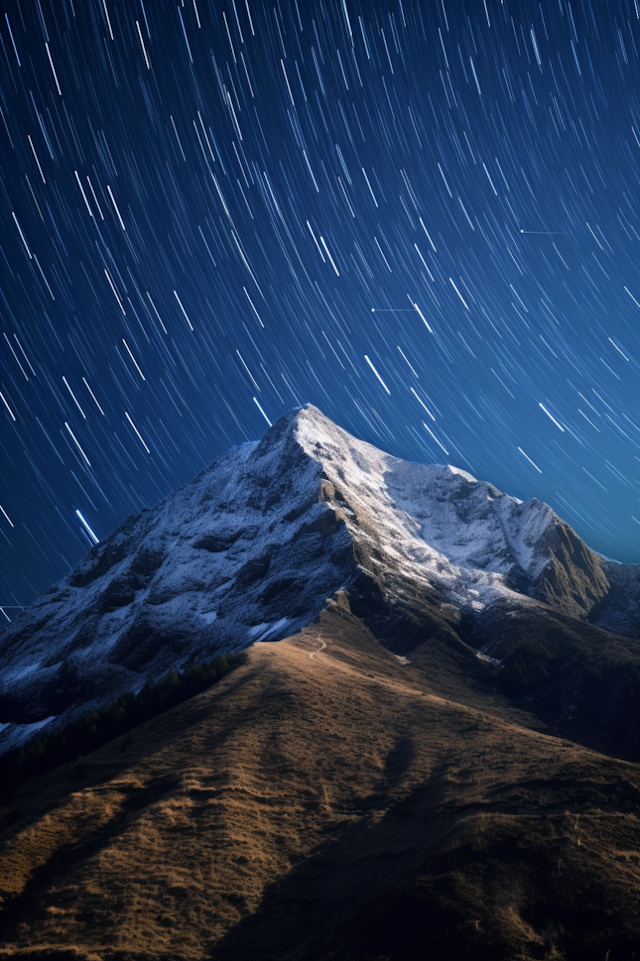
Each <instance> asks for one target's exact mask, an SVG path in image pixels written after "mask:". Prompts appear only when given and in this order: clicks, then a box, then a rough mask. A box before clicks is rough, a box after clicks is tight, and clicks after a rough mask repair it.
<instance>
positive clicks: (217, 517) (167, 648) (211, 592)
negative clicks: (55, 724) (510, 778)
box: [0, 405, 608, 750]
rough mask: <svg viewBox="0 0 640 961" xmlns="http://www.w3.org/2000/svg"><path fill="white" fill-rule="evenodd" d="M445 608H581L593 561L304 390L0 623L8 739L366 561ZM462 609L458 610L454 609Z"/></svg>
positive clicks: (281, 613) (164, 666) (286, 621)
mask: <svg viewBox="0 0 640 961" xmlns="http://www.w3.org/2000/svg"><path fill="white" fill-rule="evenodd" d="M363 574H364V575H365V576H371V577H374V578H378V580H379V582H380V583H381V584H383V585H384V590H385V591H386V592H388V593H390V594H393V592H394V591H397V590H400V591H401V588H400V587H399V586H398V585H401V584H402V583H407V582H411V584H412V585H413V587H414V589H416V588H417V589H418V590H420V591H422V592H423V593H424V596H425V597H428V599H429V601H430V602H431V603H432V604H433V605H435V607H436V608H438V609H440V610H441V611H442V612H444V613H445V614H446V612H447V611H451V610H455V611H457V612H463V613H464V612H469V613H473V612H480V611H483V610H485V609H486V608H487V607H492V606H494V607H495V605H496V604H497V605H502V606H503V607H504V606H506V607H507V608H508V607H514V606H515V607H517V608H519V609H521V608H522V607H523V606H524V607H527V606H531V605H537V604H538V603H539V602H540V601H543V602H545V603H547V604H551V605H552V606H555V607H556V608H558V609H560V610H564V611H565V612H566V613H571V614H574V615H579V616H584V615H585V614H587V613H588V610H589V608H590V607H591V606H593V604H595V603H596V602H598V601H600V600H601V598H603V597H604V596H605V595H606V593H607V590H608V580H607V577H606V576H605V574H604V572H603V568H602V565H601V564H600V561H599V559H598V556H597V555H595V554H594V553H593V552H592V551H590V550H589V548H587V547H586V545H584V544H583V543H582V542H581V541H580V540H579V538H578V537H577V536H576V535H575V534H574V532H573V531H572V530H571V528H569V527H568V525H567V524H565V523H564V521H562V520H561V519H560V518H558V517H557V515H556V514H555V513H554V512H553V511H552V510H551V508H550V507H548V506H547V505H546V504H543V503H541V502H540V501H538V500H536V499H533V500H530V501H527V502H526V503H523V502H521V501H519V500H518V499H517V498H514V497H509V496H508V495H506V494H502V493H500V491H498V490H496V489H495V488H494V487H493V486H492V485H491V484H488V483H485V482H482V481H477V480H476V479H475V478H473V477H472V476H471V475H470V474H467V473H466V472H465V471H462V470H459V469H458V468H455V467H451V466H438V465H420V464H412V463H408V462H406V461H403V460H400V459H398V458H396V457H392V456H391V455H389V454H385V453H383V452H382V451H380V450H378V449H377V448H375V447H373V446H371V445H370V444H367V443H365V442H363V441H360V440H357V439H356V438H354V437H352V436H351V435H349V434H348V433H347V432H346V431H344V430H342V429H341V428H340V427H338V426H336V425H335V424H334V423H333V422H332V421H330V420H329V419H328V418H327V417H325V416H324V415H323V414H322V413H321V412H320V411H319V410H317V409H316V408H315V407H313V406H311V405H307V406H306V407H303V408H301V409H300V410H297V411H292V412H290V413H289V414H287V415H285V416H284V417H283V418H281V419H280V420H279V421H278V422H277V423H276V424H275V425H274V426H273V427H272V428H270V429H269V430H268V431H267V432H266V434H265V435H264V437H263V438H262V440H261V441H259V442H256V443H249V444H245V445H243V446H242V447H238V448H236V449H233V450H231V451H229V452H228V453H226V454H223V455H222V456H221V457H219V458H218V459H217V460H216V461H215V462H214V463H213V464H212V465H211V466H210V467H209V468H207V469H206V470H204V471H202V473H201V474H199V475H198V477H196V478H195V480H194V481H192V483H190V484H188V485H187V486H186V487H183V488H182V489H180V490H177V491H174V492H173V493H172V494H170V495H169V496H168V497H167V498H165V500H163V501H162V502H161V503H160V504H158V505H157V506H156V507H155V508H154V509H153V510H144V511H142V513H140V514H139V515H137V516H135V517H130V518H128V519H127V521H125V523H124V524H123V525H122V526H121V527H120V528H118V529H117V530H116V531H114V532H113V533H112V534H111V535H110V536H109V537H107V538H106V539H105V540H104V541H102V542H100V543H99V544H97V545H95V547H93V548H92V549H91V550H90V551H89V552H88V553H87V555H86V556H85V557H84V558H83V560H82V561H81V562H80V564H78V566H77V567H76V568H74V570H73V571H71V572H70V573H69V574H68V575H67V576H66V577H65V578H63V579H62V580H61V581H59V582H58V583H57V584H55V585H54V586H53V587H51V588H50V589H49V590H48V591H47V592H46V593H45V594H44V595H42V597H40V598H38V599H37V600H36V601H35V602H34V603H33V604H32V605H31V606H30V607H29V608H28V609H27V610H26V611H24V612H23V613H22V614H21V615H20V616H19V617H18V618H16V620H15V621H14V622H12V623H11V624H10V625H8V626H7V627H6V628H5V629H4V631H3V632H2V634H1V635H0V645H1V650H2V663H3V665H4V670H3V673H2V675H1V677H0V693H1V694H2V703H3V708H2V714H1V715H0V722H3V724H4V727H3V728H2V729H0V750H6V749H7V747H9V746H12V745H15V744H17V743H20V742H21V741H23V740H25V739H27V738H29V737H31V736H32V733H33V730H34V725H35V724H38V725H42V724H44V723H45V721H49V722H51V721H52V720H53V719H54V718H57V719H58V721H60V718H61V717H64V718H65V719H68V718H70V717H71V716H73V715H75V714H77V713H78V712H79V711H80V710H87V709H90V708H91V707H93V706H96V705H98V704H103V703H105V702H107V701H109V700H111V699H112V698H113V697H115V696H117V695H118V694H119V693H122V692H124V691H127V690H136V689H139V688H140V687H141V686H142V685H143V684H144V683H145V681H146V680H147V678H149V677H151V676H156V677H157V676H159V675H161V674H162V673H164V672H165V671H166V670H168V669H169V668H172V667H182V666H183V665H185V664H186V663H187V662H190V661H193V660H198V659H207V658H211V657H213V656H215V655H216V654H218V653H226V652H230V651H234V650H238V649H242V648H244V647H247V646H248V645H250V644H253V643H256V642H258V641H276V640H279V639H280V638H282V637H285V636H288V635H290V634H292V633H293V632H295V631H296V630H298V629H299V628H300V627H302V626H303V625H304V624H306V623H308V622H309V621H310V620H312V619H313V618H314V617H316V616H317V615H318V614H319V612H320V611H321V609H322V608H323V606H324V605H325V603H326V600H327V598H329V597H330V596H331V595H332V594H334V593H335V592H336V591H337V590H339V589H340V588H344V589H346V590H348V589H349V587H350V585H353V584H354V583H355V582H356V580H357V579H358V578H362V576H363ZM458 617H459V614H458Z"/></svg>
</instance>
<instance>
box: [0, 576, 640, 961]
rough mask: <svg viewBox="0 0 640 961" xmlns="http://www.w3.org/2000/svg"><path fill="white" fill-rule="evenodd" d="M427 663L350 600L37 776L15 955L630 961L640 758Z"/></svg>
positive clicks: (0, 873)
mask: <svg viewBox="0 0 640 961" xmlns="http://www.w3.org/2000/svg"><path fill="white" fill-rule="evenodd" d="M423 653H424V652H421V650H420V649H419V648H418V649H417V650H416V651H415V652H414V654H413V655H412V656H411V658H410V659H411V661H412V663H410V664H405V663H402V661H403V659H402V658H398V657H397V656H395V655H393V654H391V653H390V652H389V651H387V650H386V649H385V648H384V647H382V645H380V644H379V643H378V641H377V640H376V638H375V637H374V635H373V634H372V633H371V632H370V630H369V629H368V628H366V627H365V626H364V624H363V622H362V621H360V620H358V619H357V618H356V617H354V616H353V615H352V614H351V613H350V611H349V604H348V600H347V598H346V597H345V596H344V595H342V594H339V595H337V598H336V600H335V601H334V602H331V603H330V605H329V607H328V609H327V611H326V612H325V613H324V614H323V615H322V617H321V618H320V620H319V622H318V623H316V624H313V625H310V626H309V627H307V628H305V629H304V630H303V632H302V633H301V634H298V635H296V636H294V637H292V638H289V639H287V640H285V641H282V642H279V643H274V644H270V643H264V644H258V645H255V646H254V647H253V648H251V649H250V650H249V651H248V652H247V658H246V662H245V663H244V664H243V665H241V666H240V667H237V668H235V669H234V670H233V671H232V672H231V673H230V674H229V675H227V676H226V677H225V678H224V679H223V680H222V681H221V682H219V684H217V685H216V686H215V687H213V688H211V689H210V690H209V691H207V692H205V693H203V694H200V695H199V696H197V697H195V698H193V699H192V700H190V701H188V702H186V703H184V704H182V705H180V706H178V707H176V708H174V709H172V710H171V711H169V712H167V713H166V714H163V715H161V716H160V717H157V718H155V719H154V720H152V721H149V722H148V723H146V724H145V725H143V726H142V727H140V728H137V729H136V730H134V732H133V743H130V742H131V738H127V739H125V738H121V739H120V740H119V741H115V742H112V743H111V744H109V745H107V746H106V747H104V748H102V749H100V750H99V751H97V752H95V753H94V754H93V755H91V756H90V757H88V758H86V759H85V760H84V761H83V762H82V764H81V765H80V767H78V766H77V765H75V764H71V765H68V766H66V767H65V768H61V769H59V770H58V771H55V772H53V773H52V774H50V775H47V776H45V777H42V778H38V779H35V780H34V781H32V782H30V783H28V784H26V785H24V786H23V787H22V788H21V789H20V790H19V791H18V792H17V793H16V797H15V799H14V802H13V804H12V805H11V806H10V807H8V808H5V809H3V810H2V811H1V812H0V816H1V817H2V818H3V819H4V831H3V834H2V836H1V848H0V893H2V895H3V897H4V899H5V901H4V911H3V912H2V914H1V915H0V922H1V929H0V935H1V943H2V945H3V947H2V948H1V949H0V956H2V957H22V958H49V959H51V961H53V959H56V961H63V959H71V958H77V959H87V961H89V959H92V961H94V959H95V961H97V959H105V961H106V959H112V961H118V959H119V961H126V959H129V961H142V959H155V958H158V959H160V958H162V959H201V958H214V959H232V958H233V959H244V958H247V959H276V958H277V959H280V958H282V959H285V958H290V959H294V958H296V959H303V958H304V959H307V958H308V959H311V958H326V959H329V958H335V959H345V961H346V959H353V961H356V959H358V961H364V959H365V958H380V959H381V958H388V959H391V958H393V959H398V961H400V959H402V961H405V959H406V961H409V959H414V958H415V959H418V958H420V959H438V961H444V959H445V958H446V959H450V958H456V959H458V958H460V959H465V958H468V959H474V961H477V959H485V958H486V959H487V961H488V959H489V958H491V959H504V961H514V959H517V958H545V957H546V958H567V959H576V961H577V959H580V961H582V959H587V961H588V959H591V958H594V959H595V958H599V959H600V958H602V959H604V957H605V953H606V951H607V950H610V954H609V961H618V959H622V958H627V957H628V958H631V957H632V954H631V951H632V950H633V949H634V945H637V943H638V942H637V940H636V941H634V938H635V939H637V937H638V933H639V918H638V898H637V893H638V890H639V881H640V858H639V851H640V840H639V838H638V808H639V798H640V791H639V790H638V788H639V786H640V772H639V771H638V766H637V765H634V764H631V763H628V762H625V761H620V760H615V759H612V758H609V757H606V756H603V755H601V754H598V753H595V752H594V751H590V750H588V749H587V748H584V747H581V746H578V745H576V744H574V743H570V742H568V741H562V740H559V739H558V738H554V737H551V736H549V735H547V734H545V733H544V732H543V731H542V730H541V729H540V727H541V726H540V725H539V724H537V722H535V720H534V719H533V718H532V717H531V716H529V715H526V714H524V713H522V712H519V711H517V710H516V709H515V708H514V707H512V706H511V705H509V703H508V702H507V701H506V700H501V699H500V698H499V696H498V695H491V694H490V693H488V688H486V689H485V688H483V687H482V685H481V684H480V683H479V682H476V681H472V680H468V679H467V680H464V677H463V674H462V673H461V672H456V668H455V662H454V661H453V660H452V661H451V662H450V664H449V667H448V668H447V669H443V670H442V672H441V673H440V674H439V675H435V674H434V673H432V672H430V671H429V669H428V667H427V664H428V662H427V660H425V659H424V658H423V657H422V654H423ZM421 663H422V667H421V666H420V664H421ZM536 727H538V729H536ZM635 951H636V956H637V957H640V950H639V949H638V947H635Z"/></svg>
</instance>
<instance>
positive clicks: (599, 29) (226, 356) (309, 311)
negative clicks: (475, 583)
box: [0, 0, 640, 610]
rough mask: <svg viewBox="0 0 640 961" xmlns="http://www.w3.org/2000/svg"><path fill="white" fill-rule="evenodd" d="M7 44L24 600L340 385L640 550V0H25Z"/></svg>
mask: <svg viewBox="0 0 640 961" xmlns="http://www.w3.org/2000/svg"><path fill="white" fill-rule="evenodd" d="M0 36H1V38H2V50H1V51H0V57H1V60H2V73H3V89H4V99H3V101H2V123H1V124H0V129H1V130H2V138H3V141H2V144H3V154H4V161H5V163H4V166H5V172H6V176H5V181H4V183H3V185H2V209H3V235H2V236H3V239H2V255H3V278H4V284H3V329H2V344H3V352H2V359H3V369H2V384H1V387H0V390H1V394H2V396H1V397H0V400H2V404H1V405H0V406H1V408H2V417H3V418H4V422H3V430H2V451H3V462H4V469H3V477H2V494H1V497H0V504H1V513H0V533H1V534H2V582H1V585H0V586H1V596H0V603H2V604H3V605H4V606H6V607H7V610H10V609H11V608H12V607H13V609H14V610H15V605H20V604H27V603H29V602H30V601H31V600H33V598H34V597H35V596H36V595H37V594H39V593H41V592H42V591H44V590H45V589H46V588H47V587H48V586H49V585H50V584H51V583H52V582H53V581H55V580H56V579H58V578H59V577H61V576H62V575H63V574H64V573H65V572H66V571H67V570H68V568H69V567H70V566H72V565H74V564H75V563H76V562H77V561H78V560H79V559H80V557H81V556H82V554H83V553H84V552H85V550H86V549H87V548H88V547H89V546H90V543H91V540H92V539H91V536H90V534H89V532H91V533H92V534H93V533H94V532H95V535H94V536H97V537H99V538H103V537H105V536H106V535H107V534H108V533H109V532H110V531H111V530H112V529H113V528H114V527H115V526H116V525H117V524H119V523H121V522H122V521H123V520H124V518H125V517H126V516H127V515H128V514H132V513H137V512H138V511H139V510H140V509H141V508H142V507H143V506H147V507H150V506H153V504H155V503H156V502H157V501H158V500H159V499H160V498H161V497H163V496H164V495H165V494H167V493H169V492H170V491H171V490H172V489H174V488H175V487H177V486H180V485H182V484H184V483H187V482H188V481H189V480H190V479H191V478H192V477H193V476H194V475H195V474H196V473H197V472H198V471H199V470H201V469H202V468H203V467H204V466H206V465H207V464H208V463H210V462H211V461H212V460H213V459H214V458H215V457H216V456H217V455H218V454H220V453H221V452H222V451H224V450H226V449H228V448H229V447H230V446H233V445H236V444H240V443H243V442H245V441H247V440H250V439H257V438H258V437H259V436H260V435H261V434H262V433H263V432H264V430H265V429H266V428H267V426H268V424H269V423H273V422H275V421H276V420H277V418H278V417H279V416H281V415H282V414H283V413H285V412H286V411H287V410H288V409H290V408H291V407H294V406H297V405H300V404H302V403H305V402H307V401H309V402H311V403H314V404H316V405H317V406H318V407H319V408H320V409H321V410H323V411H324V413H326V414H327V416H329V417H331V418H332V419H333V420H335V421H336V422H337V423H338V424H340V425H341V426H343V427H345V428H346V429H347V430H349V431H350V432H351V433H353V434H355V435H357V436H358V437H361V438H363V439H365V440H367V441H369V442H371V443H373V444H375V445H376V446H377V447H380V448H382V449H384V450H387V451H389V452H391V453H393V454H396V455H398V456H401V457H404V458H407V459H410V460H415V461H423V462H442V461H443V460H446V461H447V462H449V463H452V464H454V465H456V466H458V467H460V468H462V469H464V470H466V471H469V472H470V473H472V474H473V475H474V476H476V477H478V478H481V479H484V480H490V481H491V482H492V483H493V484H495V485H496V486H497V487H498V488H500V489H501V490H504V491H506V492H508V493H510V494H513V495H514V496H517V497H520V498H522V499H528V498H530V497H538V498H539V499H541V500H544V501H546V502H547V503H549V504H551V506H552V507H553V508H554V509H555V510H556V511H557V512H558V513H559V514H560V515H561V516H562V517H564V518H565V519H566V520H567V521H568V522H569V523H570V524H571V525H572V526H573V527H574V528H575V530H576V531H577V532H578V534H580V536H581V537H582V538H583V539H584V540H585V541H586V542H587V543H588V544H589V545H590V546H591V547H593V548H594V549H596V550H599V551H601V552H602V553H604V554H606V555H608V556H611V557H614V558H616V559H618V560H622V561H626V562H636V563H637V562H638V561H639V560H640V549H639V547H638V545H639V544H640V523H639V521H640V511H639V508H638V499H637V478H638V460H639V455H638V449H639V448H638V437H639V436H640V434H639V429H638V416H637V415H638V403H637V398H638V392H639V388H640V369H639V365H638V359H639V356H640V355H639V349H638V330H639V328H640V267H639V264H640V217H639V212H640V82H639V77H640V59H639V54H640V6H639V4H638V3H637V2H636V0H611V2H608V3H606V4H604V3H595V2H591V3H590V2H588V0H585V2H582V3H580V2H577V0H576V2H573V3H569V2H567V0H543V2H541V3H537V2H535V3H534V2H526V0H519V2H518V3H516V2H514V0H508V2H507V0H504V2H503V0H486V2H485V0H482V2H476V3H463V2H462V0H432V2H429V3H417V2H414V3H410V2H408V0H402V2H400V0H389V2H386V3H382V2H377V0H371V2H367V3H364V2H363V3H359V4H358V3H354V2H351V0H340V2H333V3H329V2H328V0H309V2H303V0H298V2H297V3H295V2H293V0H292V2H291V3H286V4H285V3H281V2H280V3H279V2H273V3H269V4H266V3H257V2H256V0H246V2H245V0H235V2H234V0H224V2H221V3H215V4H206V3H204V2H202V0H200V2H199V3H198V2H197V0H181V2H180V3H177V4H176V3H174V2H168V0H167V2H162V0H156V2H154V3H150V2H147V3H146V4H143V2H142V0H128V2H122V0H121V2H116V0H104V2H101V3H82V2H80V0H60V2H59V3H56V4H53V3H52V2H51V0H38V2H36V3H29V4H27V3H24V2H23V3H17V2H16V0H13V2H9V3H8V5H7V6H6V16H5V17H4V18H3V20H2V23H1V25H0ZM425 412H426V413H425ZM443 452H446V454H445V453H443Z"/></svg>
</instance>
